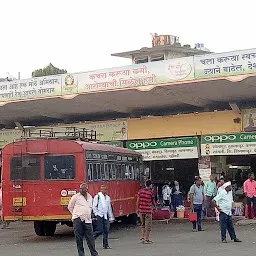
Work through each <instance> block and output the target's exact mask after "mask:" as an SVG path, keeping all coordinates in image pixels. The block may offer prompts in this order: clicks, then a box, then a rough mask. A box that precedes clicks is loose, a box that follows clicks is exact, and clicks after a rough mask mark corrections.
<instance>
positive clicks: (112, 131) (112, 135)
mask: <svg viewBox="0 0 256 256" xmlns="http://www.w3.org/2000/svg"><path fill="white" fill-rule="evenodd" d="M70 127H77V128H85V129H88V130H93V131H96V134H97V140H99V141H122V140H127V138H128V124H127V121H104V122H90V123H88V122H86V123H79V124H77V123H74V124H67V125H61V124H60V125H56V126H50V127H49V126H47V127H38V128H36V130H34V131H37V130H38V129H44V128H54V131H56V132H58V131H59V132H68V131H69V130H68V129H69V128H70Z"/></svg>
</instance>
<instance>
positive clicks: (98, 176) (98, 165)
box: [96, 163, 101, 180]
mask: <svg viewBox="0 0 256 256" xmlns="http://www.w3.org/2000/svg"><path fill="white" fill-rule="evenodd" d="M96 168H97V180H101V172H100V163H97V164H96Z"/></svg>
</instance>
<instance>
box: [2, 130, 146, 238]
mask: <svg viewBox="0 0 256 256" xmlns="http://www.w3.org/2000/svg"><path fill="white" fill-rule="evenodd" d="M69 138H70V136H69ZM72 138H74V139H77V137H76V136H75V137H72ZM141 172H142V156H141V155H140V154H139V153H137V152H134V151H132V150H129V149H125V148H118V147H113V146H109V145H103V144H99V143H92V142H84V141H81V138H80V139H79V140H67V139H61V138H60V137H58V139H56V138H55V135H54V136H52V137H48V138H47V139H46V138H43V137H41V138H33V139H31V138H30V139H28V138H26V139H22V140H20V141H17V142H13V143H11V144H9V145H7V146H6V147H5V148H4V149H3V151H2V191H3V219H4V220H5V221H16V220H22V221H34V229H35V233H36V234H37V235H38V236H44V235H47V236H52V235H54V233H55V230H56V224H57V223H61V224H66V225H68V226H72V222H71V215H70V213H69V212H68V210H67V205H68V203H69V200H70V198H71V197H72V195H74V194H76V193H77V192H78V191H79V185H80V184H81V183H82V182H85V181H86V182H88V185H89V193H91V195H92V196H94V195H95V194H96V193H98V191H99V189H100V185H101V184H102V183H107V184H108V189H109V195H110V197H111V199H112V204H113V209H114V215H115V217H116V218H120V219H122V218H129V219H130V221H133V222H135V221H136V220H137V215H136V195H137V192H138V190H139V188H140V177H141V175H140V174H141Z"/></svg>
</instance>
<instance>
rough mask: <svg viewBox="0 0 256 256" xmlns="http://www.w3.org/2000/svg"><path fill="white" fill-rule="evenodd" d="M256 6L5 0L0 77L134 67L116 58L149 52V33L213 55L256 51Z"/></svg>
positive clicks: (1, 3)
mask: <svg viewBox="0 0 256 256" xmlns="http://www.w3.org/2000/svg"><path fill="white" fill-rule="evenodd" d="M255 7H256V1H255V0H243V1H238V0H215V1H213V0H212V1H209V0H208V1H207V0H194V1H192V0H183V1H174V0H158V1H152V3H150V1H146V0H129V1H127V0H122V1H121V0H108V1H106V0H93V1H88V0H72V1H71V0H0V33H1V35H0V60H1V61H0V77H6V75H7V73H9V75H12V76H14V77H17V73H18V72H20V73H21V78H29V77H31V72H32V71H33V70H35V69H37V68H43V67H44V66H46V65H48V64H49V63H50V62H51V63H52V64H53V65H55V66H57V67H59V68H65V69H67V70H68V72H71V73H73V72H82V71H89V70H95V69H101V68H111V67H115V66H123V65H129V64H131V60H130V59H124V58H118V57H112V56H110V55H111V53H116V52H123V51H130V50H137V49H140V48H142V47H150V46H151V36H150V33H158V34H170V35H175V36H179V38H180V42H181V44H182V45H183V44H190V45H191V46H194V44H195V43H198V42H201V43H204V44H205V47H207V48H209V49H210V50H211V51H214V52H225V51H232V50H239V49H248V48H254V47H255V48H256V34H255V33H254V30H253V26H254V23H255V21H254V17H255Z"/></svg>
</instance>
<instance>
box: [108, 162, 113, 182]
mask: <svg viewBox="0 0 256 256" xmlns="http://www.w3.org/2000/svg"><path fill="white" fill-rule="evenodd" d="M112 166H113V164H110V163H109V164H108V170H109V180H112V179H113V178H112V168H113V167H112Z"/></svg>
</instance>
